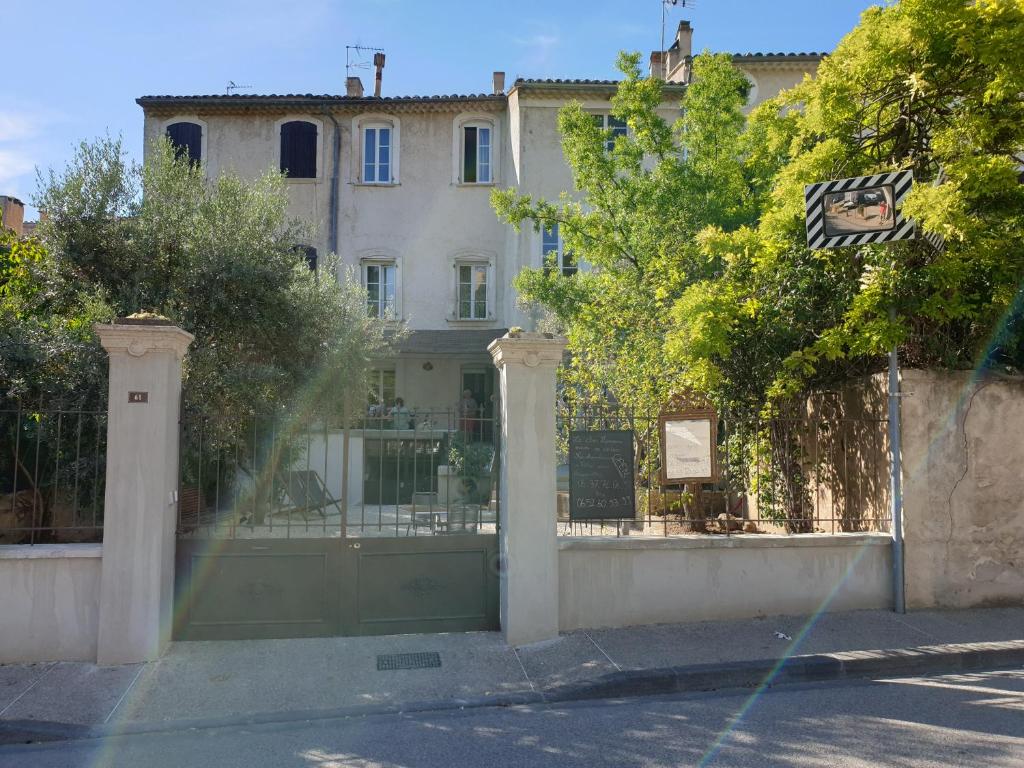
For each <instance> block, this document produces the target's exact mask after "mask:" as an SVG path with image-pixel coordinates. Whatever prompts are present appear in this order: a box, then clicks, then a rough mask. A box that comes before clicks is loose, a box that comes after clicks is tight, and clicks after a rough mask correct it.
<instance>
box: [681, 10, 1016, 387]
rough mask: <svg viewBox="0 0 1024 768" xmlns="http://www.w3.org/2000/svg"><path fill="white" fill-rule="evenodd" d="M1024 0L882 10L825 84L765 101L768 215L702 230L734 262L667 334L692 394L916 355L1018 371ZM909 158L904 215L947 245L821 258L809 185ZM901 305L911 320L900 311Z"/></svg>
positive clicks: (762, 161) (761, 191)
mask: <svg viewBox="0 0 1024 768" xmlns="http://www.w3.org/2000/svg"><path fill="white" fill-rule="evenodd" d="M1021 39H1024V3H1021V2H1020V0H985V1H983V2H978V3H963V2H959V1H958V0H902V2H899V3H894V4H891V5H889V6H886V7H884V8H883V7H873V8H870V9H868V11H866V12H865V13H864V15H863V17H862V20H861V23H860V25H859V26H858V27H857V28H856V29H854V30H853V31H852V32H851V33H850V34H849V35H847V36H846V37H845V38H844V39H843V41H842V42H841V43H840V44H839V46H838V47H837V49H836V51H835V52H834V54H833V55H831V56H830V57H828V58H827V59H826V60H825V61H824V62H823V63H822V65H821V67H820V69H819V72H818V76H817V77H816V79H814V80H813V81H810V80H809V81H805V82H804V83H803V84H801V85H800V86H798V87H797V88H795V89H793V90H792V91H790V92H787V93H783V94H781V95H780V96H779V97H777V98H775V99H773V100H771V101H769V102H766V103H765V104H763V105H761V106H760V107H759V108H758V109H757V110H755V111H754V113H753V114H752V115H751V117H750V120H749V122H748V126H747V129H746V132H745V134H744V136H743V137H742V140H741V147H742V152H743V157H744V170H745V172H746V174H747V178H748V180H749V182H750V183H751V188H752V191H753V193H754V194H755V195H757V196H758V197H759V199H760V201H761V205H763V206H764V210H763V213H762V215H761V217H760V219H759V220H758V222H757V224H756V225H754V226H751V227H741V228H739V229H735V230H729V229H728V228H727V227H720V228H715V229H711V230H708V231H705V232H704V233H702V235H701V238H700V239H701V243H702V247H703V251H704V253H705V254H706V255H707V256H708V257H709V258H715V259H718V260H720V263H721V264H722V265H723V266H724V270H723V271H722V273H721V274H719V275H716V277H715V278H714V279H713V280H710V281H707V282H703V283H697V284H693V285H691V286H689V287H688V288H687V289H686V291H685V292H684V295H683V296H682V297H680V299H679V300H678V301H677V303H676V304H675V306H674V308H673V313H672V314H673V319H674V321H675V327H674V329H673V331H672V333H671V334H670V335H669V337H668V339H667V341H666V350H667V352H668V353H669V356H670V357H671V359H672V360H673V362H674V363H676V364H677V365H679V366H680V367H682V368H683V369H684V370H685V371H686V374H685V376H684V378H685V379H686V380H687V382H688V383H690V384H691V385H693V386H696V387H698V388H700V389H703V390H705V391H710V392H712V393H714V394H715V395H716V396H717V398H718V399H719V400H720V401H725V402H729V403H732V404H741V405H747V406H752V405H756V404H758V403H760V402H763V400H764V398H765V397H767V398H769V399H771V400H773V401H780V400H785V399H787V398H792V397H794V396H796V395H798V394H799V393H802V392H804V391H806V390H807V389H808V388H810V387H813V386H814V385H816V384H820V383H822V382H824V381H828V380H832V379H841V378H846V377H849V376H850V375H854V374H858V373H864V372H868V371H871V370H873V369H877V368H878V367H880V366H881V365H882V355H883V354H884V353H885V352H886V351H887V350H888V349H889V348H890V347H891V346H892V345H894V344H900V345H901V352H902V355H903V360H904V362H905V363H906V364H910V365H916V366H922V367H928V366H938V367H973V366H984V365H992V364H995V363H1002V364H1010V365H1013V366H1016V367H1017V368H1020V367H1021V365H1022V364H1024V355H1022V350H1021V346H1020V338H1021V337H1020V326H1021V322H1020V307H1019V306H1018V304H1019V299H1018V296H1019V287H1020V282H1021V278H1022V277H1024V248H1022V247H1021V244H1020V243H1021V237H1022V234H1024V231H1022V226H1024V187H1022V186H1021V185H1020V184H1019V183H1018V175H1019V170H1018V166H1019V165H1020V164H1021V154H1020V152H1021V148H1022V147H1024V102H1022V100H1021V98H1020V94H1021V92H1024V53H1022V50H1021V46H1020V44H1019V41H1020V40H1021ZM901 168H910V169H912V170H913V171H914V174H915V179H916V180H917V184H916V185H915V189H914V191H913V192H912V194H911V195H910V197H909V199H908V201H907V204H906V206H905V209H904V213H905V214H906V215H908V216H910V217H913V218H915V219H916V220H917V222H918V225H919V228H920V229H924V230H928V231H931V232H937V233H939V234H941V235H943V236H944V237H945V239H946V248H945V250H944V251H943V252H937V251H935V250H933V249H932V248H931V247H930V246H929V245H927V244H926V243H924V242H922V241H915V242H904V243H899V244H889V245H884V246H871V247H867V248H862V249H860V250H859V251H858V252H854V251H851V250H849V249H843V250H838V249H837V250H834V251H819V252H810V251H808V250H807V248H806V241H805V233H804V224H803V186H804V185H805V184H808V183H812V182H815V181H821V180H824V179H831V178H840V177H844V176H857V175H866V174H871V173H876V172H881V171H887V170H896V169H901ZM891 309H894V310H895V313H896V315H895V320H891V319H890V315H889V313H890V310H891Z"/></svg>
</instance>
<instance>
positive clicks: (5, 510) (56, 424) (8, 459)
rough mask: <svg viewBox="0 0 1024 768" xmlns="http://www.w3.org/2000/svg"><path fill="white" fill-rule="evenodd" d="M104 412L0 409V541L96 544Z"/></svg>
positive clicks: (103, 461) (103, 472)
mask: <svg viewBox="0 0 1024 768" xmlns="http://www.w3.org/2000/svg"><path fill="white" fill-rule="evenodd" d="M106 441H107V411H106V409H105V408H104V409H102V410H88V409H82V408H65V407H59V406H58V407H42V406H36V407H31V406H19V405H10V404H7V405H4V406H0V544H42V543H54V542H59V543H65V542H66V543H70V542H91V541H100V540H101V539H102V536H103V495H104V488H105V483H106V461H107V449H106Z"/></svg>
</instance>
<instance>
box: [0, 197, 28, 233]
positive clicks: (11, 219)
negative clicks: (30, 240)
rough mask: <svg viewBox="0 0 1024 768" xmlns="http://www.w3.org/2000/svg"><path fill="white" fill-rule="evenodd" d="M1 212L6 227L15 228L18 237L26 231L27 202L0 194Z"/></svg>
mask: <svg viewBox="0 0 1024 768" xmlns="http://www.w3.org/2000/svg"><path fill="white" fill-rule="evenodd" d="M0 214H2V216H3V225H4V227H6V228H7V229H13V230H14V234H16V235H17V236H18V237H21V236H22V235H23V234H24V233H25V229H24V226H23V225H24V222H25V204H24V203H23V202H21V200H19V199H18V198H16V197H11V196H9V195H0Z"/></svg>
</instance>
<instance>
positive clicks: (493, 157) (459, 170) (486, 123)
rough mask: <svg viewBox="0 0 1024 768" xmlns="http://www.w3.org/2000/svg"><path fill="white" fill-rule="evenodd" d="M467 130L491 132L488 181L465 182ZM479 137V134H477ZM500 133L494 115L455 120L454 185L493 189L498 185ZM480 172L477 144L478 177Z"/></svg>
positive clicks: (472, 115)
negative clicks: (464, 167) (483, 129)
mask: <svg viewBox="0 0 1024 768" xmlns="http://www.w3.org/2000/svg"><path fill="white" fill-rule="evenodd" d="M466 128H477V129H479V128H486V129H487V130H488V131H490V140H491V141H490V145H489V147H490V160H489V168H490V177H489V178H488V179H487V181H479V180H478V181H464V180H463V165H462V163H463V158H464V155H465V138H464V137H465V133H466ZM477 135H478V136H479V134H477ZM500 139H501V136H500V133H499V130H498V121H497V120H496V119H495V117H494V116H493V115H482V114H467V115H458V116H457V117H456V118H455V120H454V130H453V132H452V183H454V184H458V185H460V186H466V187H492V186H495V185H496V184H497V183H498V177H499V172H498V169H499V168H500V167H501V165H500V154H501V153H500V152H499V151H498V148H499V147H500V146H501V144H500ZM479 170H480V154H479V144H477V176H478V177H479Z"/></svg>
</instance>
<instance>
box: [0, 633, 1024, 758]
mask: <svg viewBox="0 0 1024 768" xmlns="http://www.w3.org/2000/svg"><path fill="white" fill-rule="evenodd" d="M1018 666H1024V640H1010V641H1005V642H995V643H961V644H950V645H925V646H918V647H913V648H897V649H889V650H875V651H847V652H841V653H821V654H811V655H806V656H792V657H789V658H787V659H782V660H777V659H764V660H757V661H739V662H730V663H713V664H691V665H686V666H677V667H661V668H655V669H637V670H623V671H620V672H612V673H610V674H607V675H603V676H601V677H598V678H595V679H594V680H589V681H584V682H578V683H570V684H567V685H561V686H557V687H554V688H548V689H545V690H541V691H535V692H522V693H510V694H499V695H494V696H480V697H475V698H466V699H443V700H438V701H421V702H409V703H405V704H393V705H385V706H364V707H346V708H338V709H319V710H306V711H301V710H293V711H289V712H267V713H260V714H251V715H232V716H227V717H221V718H206V719H202V720H198V719H197V720H166V721H161V722H143V723H122V724H114V725H97V726H82V725H75V724H69V723H52V722H41V721H25V720H19V721H0V747H2V748H3V749H4V751H9V750H11V749H15V750H16V749H18V747H19V745H21V746H23V747H24V748H26V749H33V748H46V747H47V744H49V743H52V742H57V741H69V740H88V739H103V738H111V737H118V736H131V735H138V734H151V733H169V732H180V731H186V730H210V729H215V728H232V727H240V726H257V725H271V724H287V723H294V722H304V721H314V720H333V719H343V718H355V717H368V716H372V715H401V714H417V713H424V712H444V711H452V710H465V709H484V708H501V707H515V706H527V705H535V704H542V705H543V704H555V703H569V702H573V701H587V700H594V699H616V698H636V697H641V696H658V695H665V694H672V693H687V692H699V691H715V690H721V689H728V688H760V687H770V686H776V685H785V684H787V683H809V682H826V681H830V680H855V679H858V680H859V679H864V678H869V677H878V676H895V675H907V674H939V673H953V672H960V671H968V670H974V669H998V668H1006V667H1018Z"/></svg>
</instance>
